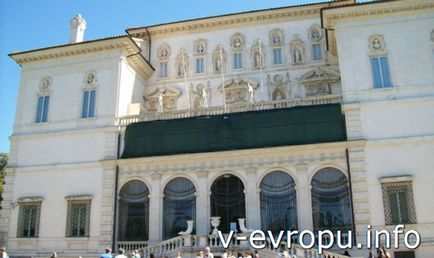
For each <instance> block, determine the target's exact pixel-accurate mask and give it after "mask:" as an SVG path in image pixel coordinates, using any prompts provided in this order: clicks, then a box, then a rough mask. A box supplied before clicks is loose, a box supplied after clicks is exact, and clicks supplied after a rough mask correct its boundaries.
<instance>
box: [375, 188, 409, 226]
mask: <svg viewBox="0 0 434 258" xmlns="http://www.w3.org/2000/svg"><path fill="white" fill-rule="evenodd" d="M381 186H382V189H383V202H384V214H385V219H386V225H396V224H414V223H416V213H415V208H414V201H413V188H412V183H411V181H408V182H392V183H382V184H381Z"/></svg>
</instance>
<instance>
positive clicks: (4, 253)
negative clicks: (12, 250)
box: [0, 247, 9, 258]
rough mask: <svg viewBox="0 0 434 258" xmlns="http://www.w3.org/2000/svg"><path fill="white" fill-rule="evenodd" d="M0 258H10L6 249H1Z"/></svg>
mask: <svg viewBox="0 0 434 258" xmlns="http://www.w3.org/2000/svg"><path fill="white" fill-rule="evenodd" d="M0 255H1V257H0V258H9V255H8V253H6V248H5V247H0Z"/></svg>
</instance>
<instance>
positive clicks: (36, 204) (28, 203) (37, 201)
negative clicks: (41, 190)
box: [16, 197, 42, 239]
mask: <svg viewBox="0 0 434 258" xmlns="http://www.w3.org/2000/svg"><path fill="white" fill-rule="evenodd" d="M23 199H24V200H19V201H18V204H19V211H18V222H17V235H16V236H17V238H25V239H28V238H38V237H39V224H40V219H41V206H42V198H33V197H31V198H23ZM29 207H33V208H35V209H36V214H35V215H34V216H35V217H34V220H35V221H34V233H33V235H30V234H27V235H24V234H22V233H23V230H24V229H25V226H26V225H24V224H22V223H24V220H25V214H24V213H25V212H26V210H25V209H26V208H27V209H28V208H29ZM23 216H24V217H23ZM29 223H30V224H29V226H30V225H31V221H30V220H29ZM27 230H28V232H30V229H27Z"/></svg>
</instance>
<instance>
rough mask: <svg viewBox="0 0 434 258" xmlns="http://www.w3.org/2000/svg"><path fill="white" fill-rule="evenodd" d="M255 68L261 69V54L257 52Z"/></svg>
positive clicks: (254, 60) (254, 56)
mask: <svg viewBox="0 0 434 258" xmlns="http://www.w3.org/2000/svg"><path fill="white" fill-rule="evenodd" d="M253 67H254V68H256V69H259V68H261V53H259V51H255V53H254V54H253Z"/></svg>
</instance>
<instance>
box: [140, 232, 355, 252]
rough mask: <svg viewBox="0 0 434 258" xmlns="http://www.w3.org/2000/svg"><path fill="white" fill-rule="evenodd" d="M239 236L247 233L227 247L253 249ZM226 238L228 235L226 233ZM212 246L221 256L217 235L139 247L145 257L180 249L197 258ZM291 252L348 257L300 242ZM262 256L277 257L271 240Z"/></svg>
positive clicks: (220, 244) (233, 240)
mask: <svg viewBox="0 0 434 258" xmlns="http://www.w3.org/2000/svg"><path fill="white" fill-rule="evenodd" d="M237 236H246V235H245V234H244V235H243V234H235V235H234V237H233V239H232V240H231V242H230V245H229V247H228V248H227V249H228V250H230V251H233V252H235V253H238V252H241V253H242V252H244V251H245V250H250V251H253V248H252V247H250V246H249V244H248V242H247V241H239V240H236V237H237ZM224 237H225V239H226V238H227V235H224ZM207 246H208V247H210V248H211V251H212V252H213V253H214V256H216V257H217V256H220V257H221V255H222V253H223V250H224V248H223V246H222V243H221V241H220V238H219V237H218V236H217V235H205V236H200V235H190V236H178V237H174V238H171V239H168V240H164V241H161V242H158V243H154V244H148V246H146V247H144V248H141V249H139V251H140V253H141V255H142V257H143V258H148V257H149V255H150V254H151V253H153V254H155V255H157V257H160V256H163V255H164V256H167V257H169V258H171V257H175V256H176V253H177V252H178V251H179V252H181V255H182V257H183V258H195V257H196V256H197V253H198V252H199V251H200V250H204V249H205V247H207ZM290 253H291V254H293V255H295V256H296V257H297V258H348V257H347V256H344V255H342V254H338V253H334V252H331V251H323V254H319V253H318V249H316V248H311V249H304V248H302V247H301V246H300V245H298V244H292V247H291V249H290ZM259 255H260V257H261V258H277V256H278V250H277V249H274V248H273V246H272V244H271V241H270V240H269V239H267V240H266V243H265V248H264V249H261V250H259Z"/></svg>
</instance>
